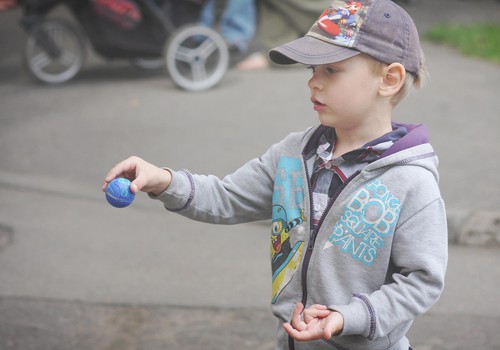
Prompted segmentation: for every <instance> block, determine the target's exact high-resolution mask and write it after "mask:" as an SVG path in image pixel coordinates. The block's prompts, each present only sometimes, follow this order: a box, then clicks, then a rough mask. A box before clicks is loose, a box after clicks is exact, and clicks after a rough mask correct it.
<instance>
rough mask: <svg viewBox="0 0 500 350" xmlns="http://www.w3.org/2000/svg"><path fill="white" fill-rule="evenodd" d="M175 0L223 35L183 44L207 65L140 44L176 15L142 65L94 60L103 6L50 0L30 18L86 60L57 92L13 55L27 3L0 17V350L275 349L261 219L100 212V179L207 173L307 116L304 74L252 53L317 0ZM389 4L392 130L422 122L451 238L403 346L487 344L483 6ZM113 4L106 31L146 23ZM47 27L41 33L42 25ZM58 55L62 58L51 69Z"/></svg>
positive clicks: (497, 186) (493, 53)
mask: <svg viewBox="0 0 500 350" xmlns="http://www.w3.org/2000/svg"><path fill="white" fill-rule="evenodd" d="M186 1H188V2H190V6H196V7H197V8H199V9H200V11H202V10H203V11H206V12H205V13H204V16H206V17H203V21H207V22H206V23H209V22H210V16H212V20H213V21H214V22H213V23H212V24H210V25H211V28H213V29H214V30H215V32H216V34H217V35H219V34H220V37H221V38H222V43H223V44H224V45H221V44H220V41H218V40H219V36H213V34H212V33H211V32H210V33H205V32H203V33H201V34H199V33H198V34H196V35H198V36H202V37H203V38H208V39H206V40H207V41H204V40H205V39H203V40H201V41H202V42H205V43H206V42H208V44H210V45H208V44H207V46H208V47H211V48H212V49H211V50H209V51H210V52H211V51H213V52H215V53H216V54H217V55H219V56H217V58H216V59H215V62H211V63H209V62H208V61H209V60H207V67H210V68H207V69H206V70H203V69H201V70H199V69H198V70H195V69H194V68H193V67H195V66H194V65H195V64H197V62H199V58H200V57H201V58H202V59H204V56H203V53H200V54H197V55H195V56H196V57H197V59H194V58H193V60H192V61H189V62H187V61H188V59H187V58H186V57H188V56H189V55H188V53H192V52H195V51H196V50H197V46H196V45H194V46H189V47H188V49H186V46H185V45H191V44H189V43H188V44H184V42H181V44H178V47H177V48H178V51H180V52H181V54H180V55H174V56H172V57H171V58H170V60H171V64H172V66H171V67H168V66H167V64H166V63H165V62H167V63H168V60H169V59H168V53H167V52H166V51H165V46H164V45H163V44H162V45H160V46H155V42H160V43H163V41H166V40H168V38H170V39H171V37H172V36H173V34H172V35H169V34H165V32H162V31H164V30H166V29H165V28H167V29H168V26H169V24H168V23H166V22H169V20H171V22H172V24H173V26H174V27H177V26H178V25H179V26H182V25H183V24H185V23H184V20H183V19H182V20H181V16H180V15H179V16H173V17H174V18H170V17H169V16H167V17H166V18H167V19H169V20H167V21H165V20H161V19H160V21H159V22H158V23H159V24H158V23H157V24H156V26H153V27H152V28H149V29H147V30H146V29H144V30H145V32H143V33H142V35H143V36H141V37H140V38H139V40H138V42H139V43H141V42H142V44H144V47H145V48H144V50H145V51H144V55H143V56H142V57H141V55H140V56H137V57H135V54H130V55H129V54H124V55H122V56H125V57H104V56H103V55H102V54H100V53H99V52H97V50H96V49H95V46H94V45H96V44H95V43H92V42H91V39H92V38H94V40H97V41H98V42H99V40H101V41H104V38H103V35H102V34H101V33H100V32H97V29H96V28H98V27H99V23H100V22H99V21H100V19H99V18H98V16H99V14H103V13H104V14H106V15H107V20H108V21H116V16H115V15H116V13H115V12H112V11H111V10H110V9H111V7H110V8H105V6H107V5H109V4H110V3H113V1H100V2H99V1H93V2H92V3H93V4H94V6H97V5H95V4H96V3H99V4H100V5H102V6H104V7H101V8H100V9H101V11H102V12H99V14H98V13H97V12H96V14H95V16H96V17H95V19H92V17H90V19H89V18H88V17H87V19H86V20H84V21H87V22H85V23H86V24H85V25H82V23H81V21H82V19H81V18H78V16H76V17H75V15H74V13H73V12H72V11H71V10H70V9H69V8H68V6H64V4H63V5H57V6H55V7H54V8H51V11H50V12H49V13H48V15H47V17H43V16H42V17H43V18H59V19H60V18H62V19H64V20H65V21H66V22H65V23H70V24H71V25H72V26H74V28H76V30H77V31H78V33H79V34H78V35H80V36H81V38H83V39H82V40H83V41H82V43H83V52H84V53H85V57H86V59H85V61H82V63H81V67H80V68H79V70H78V72H77V74H76V75H75V76H74V77H71V78H70V79H68V80H67V81H65V82H56V83H47V82H45V83H43V82H40V79H41V78H40V76H39V77H37V72H38V73H40V72H41V77H42V79H43V77H44V75H43V74H44V70H45V68H46V67H47V70H48V69H49V68H48V63H46V62H47V60H49V58H50V57H48V56H43V55H42V56H39V55H38V53H37V51H36V50H37V47H36V45H35V46H30V40H33V39H30V38H33V37H34V36H33V34H30V33H33V32H31V31H30V30H33V28H39V27H36V24H39V23H40V22H37V21H39V20H40V16H38V15H39V13H37V11H35V10H34V9H33V7H32V8H31V10H30V11H31V12H30V13H29V14H30V15H32V16H31V17H29V18H28V19H26V18H27V16H26V12H25V11H23V8H22V6H21V5H20V4H16V3H10V2H9V1H4V2H3V5H0V6H4V7H5V9H4V10H2V11H0V349H16V350H17V349H20V350H31V349H37V350H49V349H50V350H52V349H72V350H73V349H74V350H80V349H81V350H83V349H96V350H101V349H103V350H104V349H106V350H108V349H114V350H128V349H138V350H156V349H199V348H204V349H273V348H274V333H275V327H276V324H275V321H274V320H273V317H272V315H271V312H270V309H269V297H270V283H269V281H270V268H269V265H268V264H269V261H268V259H269V241H268V232H269V231H268V230H269V225H268V223H252V224H245V225H239V226H229V227H228V226H222V227H221V226H214V225H206V224H199V223H196V222H191V221H188V220H186V219H184V218H182V217H180V216H177V215H175V214H172V213H168V212H166V211H165V210H164V209H163V208H162V206H161V204H159V203H157V202H155V201H152V200H151V199H149V198H147V196H145V195H138V196H137V197H136V199H135V201H134V203H133V204H132V205H131V206H130V207H128V208H126V209H115V208H112V207H111V206H110V205H109V204H108V203H107V202H106V201H105V198H104V194H103V193H102V192H101V186H102V183H103V180H104V177H105V175H106V173H107V172H108V170H109V169H110V168H111V167H112V166H113V165H114V164H116V163H117V162H119V161H121V160H122V159H124V158H126V157H128V156H131V155H137V156H140V157H142V158H144V159H146V160H148V161H150V162H152V163H154V164H157V165H160V166H169V167H171V168H174V169H181V168H187V169H190V170H191V171H192V172H198V173H206V174H214V175H217V176H224V175H225V174H227V173H229V172H231V171H233V170H235V169H236V168H237V167H239V166H240V165H242V164H243V163H244V162H246V161H247V160H249V159H251V158H254V157H258V156H260V155H261V154H262V153H263V152H264V151H265V150H266V149H267V148H268V147H269V146H270V145H272V144H273V143H275V142H277V141H279V140H280V139H281V138H283V137H284V136H285V135H287V134H288V133H290V132H292V131H299V130H303V129H305V128H306V127H308V126H310V125H314V124H316V123H317V117H316V113H315V112H314V111H313V109H312V108H311V105H310V102H309V91H308V88H307V85H306V82H307V79H308V76H309V74H310V72H308V71H307V70H306V69H304V68H303V67H300V66H296V67H289V68H282V67H281V68H280V67H274V66H272V65H270V64H269V62H268V61H267V59H266V52H267V50H268V48H269V47H270V45H271V46H272V45H273V43H276V44H277V43H278V42H276V41H279V40H282V42H284V41H286V40H289V38H288V37H289V36H298V35H299V32H301V31H304V30H305V31H307V29H308V27H309V25H310V24H312V21H314V20H315V18H316V17H317V15H319V13H321V12H322V10H321V9H322V8H323V7H325V6H326V5H327V4H328V1H326V2H325V1H323V2H320V1H298V0H296V1H292V0H290V2H289V3H288V1H279V2H274V1H271V0H268V1H264V2H259V4H258V6H257V7H256V8H255V13H254V14H252V7H251V6H254V5H255V4H253V5H252V2H248V3H247V2H244V1H241V2H240V3H239V5H240V6H243V3H245V6H250V7H248V8H247V9H246V10H244V11H243V12H241V11H240V12H238V10H236V9H235V8H233V9H232V10H234V11H236V12H231V11H230V5H229V4H230V3H231V1H228V2H226V3H223V4H222V5H221V3H220V2H216V3H215V4H213V5H214V8H213V9H212V10H210V8H208V7H206V8H205V7H203V6H205V5H203V6H202V5H200V4H199V3H196V2H191V1H189V0H186ZM0 3H1V2H0ZM83 3H84V2H83V1H80V2H78V1H77V2H76V4H77V5H78V6H83V5H82V4H83ZM115 3H120V2H119V1H115ZM151 3H153V5H154V6H160V5H161V4H160V2H158V1H152V2H151ZM236 4H237V5H238V2H236ZM325 4H326V5H325ZM400 4H401V6H403V7H404V8H405V9H406V10H407V11H408V12H409V13H410V15H412V17H413V18H414V19H415V22H416V24H417V27H418V28H419V31H420V35H421V41H422V46H423V49H424V52H425V54H426V58H427V65H428V69H429V72H430V79H429V81H428V83H427V85H426V87H425V88H424V89H423V90H421V91H416V92H414V93H413V94H412V95H411V96H410V97H408V98H407V100H405V101H404V102H403V103H402V105H400V106H398V108H397V109H396V113H395V119H396V120H398V121H408V122H410V121H411V122H421V123H425V124H427V126H428V127H429V130H430V134H431V142H432V144H433V145H434V147H435V149H436V151H437V153H438V156H439V158H440V175H441V180H440V186H441V190H442V194H443V197H444V199H445V202H446V204H447V209H448V224H449V240H450V262H449V270H448V276H447V287H446V289H445V292H444V294H443V296H442V298H441V299H440V301H439V302H438V303H437V304H436V306H435V307H434V308H432V309H431V311H430V312H428V313H427V314H425V315H424V316H422V317H421V318H419V319H418V320H417V321H416V322H415V325H414V327H413V328H412V330H411V332H410V334H409V338H410V341H411V343H412V346H413V348H414V349H415V350H427V349H500V334H499V332H498V329H500V306H499V304H498V297H499V293H498V290H499V287H500V268H499V266H500V253H499V252H500V250H499V248H500V181H499V179H498V174H499V173H500V162H499V161H498V157H499V155H500V151H499V150H500V138H499V137H498V133H499V131H500V119H499V111H500V99H499V98H498V94H499V91H500V63H499V62H500V56H499V54H498V48H499V47H500V43H499V38H500V34H499V27H500V2H499V1H496V0H476V1H472V0H470V1H469V0H442V1H438V2H436V1H431V0H415V1H411V2H401V3H400ZM122 5H123V3H122ZM233 5H234V4H233ZM10 6H12V7H10ZM78 6H77V8H78ZM200 6H201V7H200ZM94 9H96V7H94ZM151 9H153V10H155V9H156V10H158V8H156V7H152V8H149V10H151ZM87 10H88V8H87ZM105 10H106V11H107V10H109V11H111V12H106V11H105ZM135 10H137V11H138V12H134V11H135ZM162 10H163V11H164V10H165V9H164V8H162ZM171 10H172V8H169V9H167V11H171ZM80 11H81V12H79V14H80V15H81V14H83V13H84V12H82V11H84V10H83V9H80ZM127 11H128V12H127V14H129V15H128V17H127V20H126V21H119V23H118V22H116V23H118V24H119V25H120V26H122V27H121V28H122V29H124V28H125V29H126V30H130V29H127V28H130V26H132V27H134V26H135V25H137V24H136V22H137V23H139V22H140V20H137V17H136V14H137V13H139V14H140V15H142V16H143V17H141V18H142V19H141V20H144V21H145V19H147V18H148V17H147V15H146V13H147V11H146V10H145V9H144V8H143V7H140V6H138V7H137V8H134V7H129V8H127ZM210 11H212V12H210ZM170 13H171V12H170ZM189 13H190V17H191V16H192V15H193V12H192V11H191V12H189ZM224 13H226V18H225V17H224ZM228 13H229V14H228ZM234 13H236V14H234ZM242 13H243V14H245V16H243V19H238V20H237V21H236V22H237V23H244V24H242V25H241V27H242V29H241V31H240V32H239V33H236V34H235V33H234V32H233V33H231V32H226V31H225V29H224V28H225V27H224V24H223V23H224V21H225V20H226V21H228V23H229V24H228V25H227V27H228V28H231V27H232V25H231V20H236V19H237V18H239V17H238V16H237V15H240V16H241V14H242ZM298 13H300V14H302V15H303V17H304V18H302V17H301V16H299V14H298ZM150 15H151V14H150ZM198 15H199V16H200V21H202V17H201V16H202V12H200V13H196V16H195V17H198ZM37 16H38V17H37ZM120 18H121V17H120ZM182 18H185V17H182ZM101 20H102V18H101ZM190 20H191V19H190ZM144 21H143V22H141V23H142V24H143V23H144ZM21 23H24V25H25V26H26V28H29V29H28V30H25V29H23V26H22V25H21ZM116 23H115V24H116ZM196 23H198V20H196ZM305 23H307V24H305ZM142 24H141V25H142ZM273 25H274V26H275V27H273ZM85 26H86V27H85ZM123 26H125V27H123ZM127 26H128V27H127ZM304 26H305V29H304ZM49 29H50V28H49ZM49 29H48V30H47V31H46V33H49V35H54V37H55V38H57V35H59V34H58V33H60V28H59V29H58V27H56V30H55V33H56V34H50V33H54V31H53V30H54V29H53V28H52V29H50V30H49ZM94 30H95V31H96V32H93V31H94ZM148 30H150V31H151V32H148ZM89 31H90V32H92V33H91V34H89ZM41 32H42V34H39V35H41V37H40V36H37V37H36V38H37V39H38V40H43V39H44V36H43V35H44V34H43V31H41ZM126 33H127V32H126ZM158 33H160V34H158ZM157 35H158V37H156V36H157ZM127 36H128V37H129V38H127ZM132 36H133V35H131V34H129V35H125V39H130V40H132ZM198 36H195V37H196V38H197V37H198ZM287 36H288V37H287ZM40 38H41V39H40ZM142 38H144V39H142ZM179 38H180V39H179V40H181V39H182V36H181V37H179ZM459 39H461V40H459ZM119 40H124V39H119ZM155 40H156V41H155ZM117 41H118V39H116V40H115V42H117ZM125 41H126V42H128V41H127V40H125ZM149 41H152V42H153V44H151V45H152V47H153V48H152V49H151V46H148V45H146V44H148V43H149ZM188 41H189V40H188ZM195 41H196V40H195ZM189 42H191V41H189ZM497 43H498V44H497ZM142 44H141V45H139V44H138V45H139V46H140V47H141V48H142V47H143V46H142ZM473 44H474V45H473ZM49 45H50V44H49ZM174 45H175V42H174ZM463 45H465V48H464V47H463ZM490 47H493V48H496V49H497V50H495V49H493V50H491V49H490ZM485 48H486V49H485ZM30 50H31V51H30ZM75 50H78V47H77V48H76V49H75ZM225 50H227V52H226V51H225ZM111 51H112V53H116V52H117V49H112V50H111ZM74 52H76V51H72V52H71V54H74ZM196 52H198V51H196ZM204 52H206V51H204ZM226 54H227V57H226V56H225V55H226ZM111 56H112V55H111ZM129 56H130V57H129ZM132 56H134V57H132ZM30 57H31V59H32V60H31V61H30V59H29V58H30ZM75 57H76V56H71V55H70V56H64V55H63V60H62V62H63V63H62V64H63V65H64V64H66V63H67V67H69V66H72V65H73V63H74V62H76V61H78V60H76V59H75ZM193 57H194V56H193ZM135 58H141V59H144V60H142V61H140V62H139V63H137V60H135ZM226 59H227V62H226V61H225V60H226ZM179 61H181V62H180V63H179ZM221 61H222V62H223V63H224V65H223V66H222V68H220V67H219V66H218V64H219V62H221ZM68 62H69V63H68ZM193 62H194V63H193ZM77 63H78V62H77ZM77 63H75V64H77ZM186 65H187V68H186ZM30 66H31V68H30ZM191 68H192V69H191ZM50 69H52V68H50ZM54 69H55V70H54V71H49V75H48V76H49V79H51V78H50V77H54V76H56V78H57V79H59V78H61V79H63V78H64V76H63V75H64V74H65V73H64V74H63V73H61V72H64V69H65V67H63V68H62V70H61V71H57V69H58V68H54ZM193 71H194V72H195V73H193ZM54 72H55V73H54ZM186 72H187V73H186ZM185 74H187V77H188V78H189V79H191V80H189V79H188V82H187V84H184V85H183V78H184V77H185V76H184V75H185ZM189 74H191V75H189ZM212 74H213V75H215V76H216V78H214V80H213V81H212V80H210V79H212V78H211V77H212ZM45 76H47V75H45ZM61 76H63V77H61ZM200 81H201V83H200V84H199V82H200ZM214 81H215V82H214ZM205 83H206V84H205ZM422 190H425V189H422Z"/></svg>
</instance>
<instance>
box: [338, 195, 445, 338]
mask: <svg viewBox="0 0 500 350" xmlns="http://www.w3.org/2000/svg"><path fill="white" fill-rule="evenodd" d="M447 243H448V239H447V225H446V214H445V207H444V203H443V201H442V199H441V198H438V199H435V200H434V201H432V202H431V203H429V204H428V205H426V206H425V207H423V208H422V209H420V210H419V211H418V212H416V213H415V214H414V215H412V216H411V217H410V218H409V219H408V220H406V221H405V222H403V223H401V224H400V226H399V227H398V228H397V233H396V234H395V238H394V241H393V245H392V257H391V264H392V265H393V266H394V268H393V271H394V272H393V273H392V275H388V276H387V278H388V282H387V284H384V285H383V286H382V287H381V288H380V289H379V290H376V291H375V292H373V293H371V294H363V293H358V294H355V295H353V297H352V299H351V302H350V303H349V304H347V305H330V306H329V308H330V309H332V310H336V311H338V312H340V313H341V314H342V315H343V317H344V328H343V331H342V333H341V334H340V335H354V334H361V335H363V336H365V337H367V338H368V339H369V340H373V339H375V338H378V337H382V336H388V335H389V334H390V333H391V331H392V330H394V329H395V328H397V327H399V326H401V325H402V324H405V323H407V324H408V327H409V325H410V324H411V322H412V321H413V320H414V319H415V317H416V316H417V315H420V314H422V313H424V312H426V311H427V310H429V309H430V307H431V306H432V305H433V304H434V303H435V302H436V301H437V300H438V298H439V296H440V294H441V292H442V290H443V288H444V277H445V271H446V266H447V259H448V249H447Z"/></svg>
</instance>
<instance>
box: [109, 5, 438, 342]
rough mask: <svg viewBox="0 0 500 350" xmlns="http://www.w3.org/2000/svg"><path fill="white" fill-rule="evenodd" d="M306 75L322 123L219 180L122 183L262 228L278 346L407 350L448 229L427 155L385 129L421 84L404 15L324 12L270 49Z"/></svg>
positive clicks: (165, 175)
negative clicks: (266, 233) (266, 232)
mask: <svg viewBox="0 0 500 350" xmlns="http://www.w3.org/2000/svg"><path fill="white" fill-rule="evenodd" d="M270 58H271V60H273V61H274V62H275V63H278V64H289V63H296V62H298V63H302V64H305V65H309V66H310V67H311V70H312V77H311V79H310V80H309V82H308V85H309V88H310V91H311V102H312V103H313V108H314V110H316V111H317V113H318V116H319V120H320V122H321V124H320V125H319V126H316V127H312V128H310V129H308V130H306V131H304V132H300V133H293V134H291V135H289V136H288V137H286V138H285V139H284V140H282V141H281V142H279V143H277V144H275V145H273V146H272V147H271V148H270V149H269V150H268V151H267V152H266V153H265V154H264V155H263V156H262V157H260V158H259V159H254V160H251V161H250V162H248V163H247V164H245V165H244V166H242V167H241V168H240V169H238V170H237V171H236V172H234V173H233V174H231V175H228V176H226V177H224V178H223V179H222V180H221V179H218V178H216V177H214V176H201V175H193V174H191V173H189V172H188V171H178V172H177V171H173V170H170V169H160V168H158V167H156V166H154V165H152V164H149V163H147V162H145V161H143V160H141V159H139V158H137V157H132V158H129V159H127V160H125V161H123V162H121V163H119V164H118V165H116V166H115V167H114V168H113V169H111V171H110V172H109V174H108V175H107V177H106V179H105V184H104V188H105V186H106V185H107V184H108V183H109V182H110V181H111V180H112V179H113V178H115V177H118V176H124V177H127V178H129V179H131V180H133V182H132V191H133V192H138V191H144V192H149V193H150V196H151V197H153V198H156V199H158V200H160V201H162V202H163V204H164V205H165V207H166V208H167V209H168V210H170V211H176V212H179V213H180V214H182V215H185V216H187V217H189V218H192V219H195V220H199V221H206V222H211V223H221V224H232V223H239V222H247V221H252V220H262V219H269V218H272V233H271V265H272V300H271V303H272V310H273V313H274V314H275V316H276V317H277V318H278V320H279V322H280V324H281V325H282V327H280V328H279V331H278V345H277V349H405V350H406V349H408V348H409V341H408V339H407V338H406V336H405V334H406V333H407V331H408V329H409V328H410V326H411V324H412V322H413V320H414V319H415V317H416V316H417V315H419V314H422V313H424V312H426V311H427V310H428V309H429V308H430V307H431V306H432V305H433V304H434V303H435V302H436V300H437V299H438V297H439V295H440V294H441V292H442V289H443V285H444V275H445V270H446V264H447V227H446V215H445V208H444V204H443V200H442V198H441V195H440V192H439V188H438V173H437V169H436V168H437V157H436V155H435V153H434V150H433V148H432V146H431V145H430V144H429V143H428V137H427V131H426V129H425V127H424V126H423V125H411V124H400V123H396V122H392V121H391V115H392V110H393V108H394V106H395V105H396V104H397V103H398V102H399V101H400V100H401V99H402V98H403V97H404V95H405V94H406V93H407V91H408V89H409V88H410V87H411V85H414V84H417V85H418V84H419V82H420V80H421V74H422V55H421V49H420V43H419V39H418V34H417V30H416V28H415V25H414V23H413V21H412V20H411V18H410V17H409V15H408V14H407V13H406V12H405V11H404V10H403V9H401V8H400V7H399V6H397V5H395V4H394V3H393V2H391V1H389V0H365V1H334V2H333V3H332V5H331V7H329V8H328V9H326V10H325V11H324V12H323V14H322V15H321V16H320V17H319V19H318V21H317V22H316V23H315V24H314V25H313V26H312V28H311V29H310V31H309V32H308V34H307V35H306V36H304V37H302V38H300V39H297V40H295V41H292V42H291V43H288V44H285V45H282V46H280V47H278V48H275V49H273V50H271V52H270Z"/></svg>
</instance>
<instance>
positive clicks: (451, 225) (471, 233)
mask: <svg viewBox="0 0 500 350" xmlns="http://www.w3.org/2000/svg"><path fill="white" fill-rule="evenodd" d="M447 221H448V242H449V243H451V244H460V245H470V246H497V247H500V212H499V211H448V212H447Z"/></svg>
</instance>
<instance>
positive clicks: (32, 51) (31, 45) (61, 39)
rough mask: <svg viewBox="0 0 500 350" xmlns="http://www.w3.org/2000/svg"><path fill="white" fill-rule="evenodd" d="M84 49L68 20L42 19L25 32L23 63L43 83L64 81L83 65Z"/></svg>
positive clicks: (78, 35) (76, 72) (70, 77)
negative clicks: (26, 33)
mask: <svg viewBox="0 0 500 350" xmlns="http://www.w3.org/2000/svg"><path fill="white" fill-rule="evenodd" d="M84 50H85V49H84V44H83V40H82V38H81V36H80V34H79V33H78V32H77V30H76V29H75V28H74V27H73V26H72V25H71V24H70V23H68V22H66V21H63V20H57V19H49V20H44V21H43V22H41V23H40V24H37V25H36V26H34V27H33V28H32V29H31V31H30V32H29V34H28V39H27V42H26V49H25V60H26V65H27V67H28V70H29V71H30V73H31V74H32V75H33V76H34V77H35V78H36V79H38V80H40V81H42V82H44V83H48V84H58V83H64V82H66V81H68V80H70V79H72V78H73V77H74V76H75V75H77V74H78V72H79V71H80V69H81V68H82V66H83V61H84V56H85V51H84Z"/></svg>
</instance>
